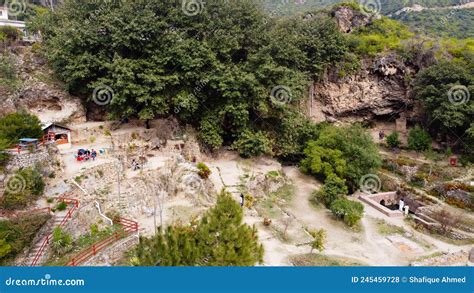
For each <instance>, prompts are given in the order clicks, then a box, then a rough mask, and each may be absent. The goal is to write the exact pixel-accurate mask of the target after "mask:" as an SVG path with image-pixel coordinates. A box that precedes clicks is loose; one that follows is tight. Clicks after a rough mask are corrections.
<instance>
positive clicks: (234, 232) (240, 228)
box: [131, 192, 263, 266]
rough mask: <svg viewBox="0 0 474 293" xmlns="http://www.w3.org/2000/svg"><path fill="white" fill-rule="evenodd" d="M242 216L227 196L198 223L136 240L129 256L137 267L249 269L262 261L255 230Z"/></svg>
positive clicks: (223, 195)
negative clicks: (240, 267) (244, 267)
mask: <svg viewBox="0 0 474 293" xmlns="http://www.w3.org/2000/svg"><path fill="white" fill-rule="evenodd" d="M242 221H243V212H242V209H241V208H240V206H239V205H238V203H237V202H235V201H234V200H233V199H232V197H231V195H230V194H229V193H227V192H222V193H221V194H220V195H219V197H218V199H217V204H216V206H215V207H213V208H212V209H210V210H209V211H208V212H207V213H206V214H205V215H204V216H203V217H202V218H201V220H200V221H199V222H197V223H194V222H193V223H191V224H190V225H188V226H183V225H181V224H177V225H175V226H170V227H168V228H167V229H166V230H163V229H162V228H159V231H158V232H159V233H157V235H156V236H155V237H153V238H144V237H142V238H140V243H139V245H138V246H137V247H136V248H135V250H134V251H133V252H132V258H131V263H132V264H133V265H137V266H251V265H255V264H256V263H259V262H262V261H263V246H262V245H261V244H259V243H258V235H257V230H256V228H255V227H249V226H248V225H246V224H243V223H242Z"/></svg>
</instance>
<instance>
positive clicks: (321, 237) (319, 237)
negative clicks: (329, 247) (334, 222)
mask: <svg viewBox="0 0 474 293" xmlns="http://www.w3.org/2000/svg"><path fill="white" fill-rule="evenodd" d="M310 234H311V236H312V237H313V241H312V242H311V253H312V252H313V250H314V249H316V250H318V251H319V252H323V251H324V246H325V244H326V238H327V232H326V230H324V229H320V230H316V231H311V232H310Z"/></svg>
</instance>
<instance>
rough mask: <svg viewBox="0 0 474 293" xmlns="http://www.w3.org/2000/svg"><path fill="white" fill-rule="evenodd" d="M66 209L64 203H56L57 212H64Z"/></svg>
mask: <svg viewBox="0 0 474 293" xmlns="http://www.w3.org/2000/svg"><path fill="white" fill-rule="evenodd" d="M66 209H67V204H66V203H65V202H64V201H62V202H60V203H58V205H57V206H56V210H57V211H65V210H66Z"/></svg>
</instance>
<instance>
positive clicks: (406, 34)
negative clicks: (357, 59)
mask: <svg viewBox="0 0 474 293" xmlns="http://www.w3.org/2000/svg"><path fill="white" fill-rule="evenodd" d="M411 37H413V33H411V32H410V31H409V30H408V28H407V27H406V26H405V25H403V24H401V23H399V22H397V21H395V20H392V19H389V18H387V17H382V18H381V19H377V20H374V21H373V22H371V23H370V24H369V25H367V26H365V27H360V28H359V29H358V30H357V31H356V32H355V33H354V34H352V35H349V39H350V42H351V49H353V50H354V52H356V53H358V54H360V55H369V56H375V55H377V54H378V53H381V52H384V51H386V50H401V49H402V41H403V40H407V39H409V38H411Z"/></svg>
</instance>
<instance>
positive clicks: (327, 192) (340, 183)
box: [314, 175, 349, 208]
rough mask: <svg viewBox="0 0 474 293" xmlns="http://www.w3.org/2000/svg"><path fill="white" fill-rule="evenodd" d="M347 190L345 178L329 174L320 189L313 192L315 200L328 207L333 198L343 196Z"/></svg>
mask: <svg viewBox="0 0 474 293" xmlns="http://www.w3.org/2000/svg"><path fill="white" fill-rule="evenodd" d="M348 192H349V191H348V188H347V186H346V180H344V179H342V178H339V177H337V176H336V175H330V176H329V177H328V178H327V179H326V181H325V183H324V186H323V187H322V188H321V190H319V191H317V192H315V194H314V196H315V200H316V201H317V202H320V203H323V204H324V205H325V206H326V207H328V208H329V207H330V206H331V204H332V203H333V202H334V201H335V200H337V199H339V198H341V197H344V196H345V195H347V193H348Z"/></svg>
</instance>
